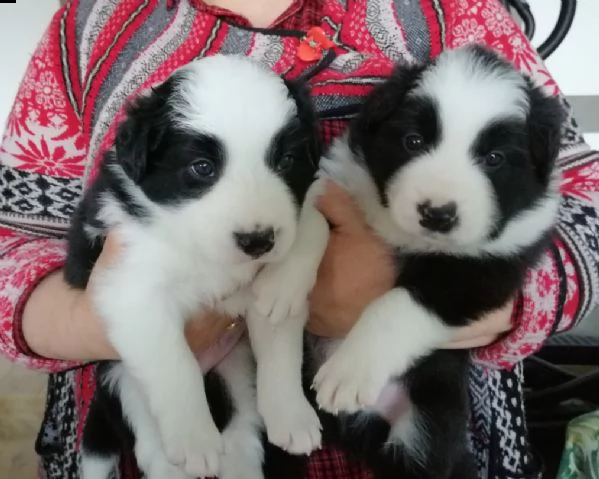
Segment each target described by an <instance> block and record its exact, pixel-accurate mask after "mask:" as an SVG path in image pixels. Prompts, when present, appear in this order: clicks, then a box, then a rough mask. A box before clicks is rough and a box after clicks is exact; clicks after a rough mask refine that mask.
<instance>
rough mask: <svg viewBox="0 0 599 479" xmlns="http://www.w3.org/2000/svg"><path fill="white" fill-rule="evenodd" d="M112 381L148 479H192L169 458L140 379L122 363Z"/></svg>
mask: <svg viewBox="0 0 599 479" xmlns="http://www.w3.org/2000/svg"><path fill="white" fill-rule="evenodd" d="M111 381H112V382H113V384H114V388H115V390H117V391H118V395H119V397H120V401H121V405H122V409H123V416H124V418H125V420H126V421H127V423H128V424H129V425H130V427H131V429H132V432H133V435H134V437H135V457H136V459H137V463H138V465H139V467H140V469H141V470H142V471H143V472H144V474H145V476H146V477H147V479H167V478H168V479H192V477H191V476H189V475H188V474H186V473H185V471H183V470H182V469H181V468H179V467H177V466H175V465H173V464H171V463H170V462H169V460H168V458H167V457H166V454H165V452H164V446H163V445H162V442H161V440H160V431H159V430H158V425H157V424H156V420H155V419H154V417H152V414H151V412H150V407H149V404H148V401H147V399H146V397H145V396H144V394H143V392H142V390H141V388H140V386H139V383H138V382H137V380H136V379H135V378H134V377H133V376H132V375H131V374H130V373H129V372H128V371H127V370H126V369H125V367H124V366H123V365H120V364H119V365H117V366H115V367H114V368H113V369H112V371H111Z"/></svg>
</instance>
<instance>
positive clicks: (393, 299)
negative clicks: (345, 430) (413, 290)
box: [314, 288, 451, 414]
mask: <svg viewBox="0 0 599 479" xmlns="http://www.w3.org/2000/svg"><path fill="white" fill-rule="evenodd" d="M450 335H451V328H450V327H448V326H446V325H445V324H444V323H443V322H442V320H441V319H440V318H439V317H438V316H437V315H435V314H434V313H431V312H430V311H428V310H427V309H426V308H424V307H423V306H422V305H420V304H419V303H418V302H417V301H415V300H414V299H413V298H412V296H411V294H410V293H409V292H408V291H407V290H405V289H403V288H395V289H393V290H391V291H389V292H388V293H386V294H385V295H383V296H381V297H380V298H379V299H377V300H376V301H375V302H373V303H372V304H370V305H369V306H368V308H366V310H365V311H364V313H363V314H362V317H361V318H360V320H359V321H358V323H357V324H356V325H355V326H354V327H353V329H352V330H351V331H350V333H349V334H348V335H347V337H346V338H345V340H344V341H343V342H342V343H341V345H340V346H339V348H338V349H337V350H336V351H335V352H334V353H333V354H332V356H331V357H330V358H329V359H328V360H327V361H326V362H325V364H324V365H323V366H322V367H321V368H320V370H319V371H318V373H317V374H316V377H315V379H314V385H315V387H316V391H317V401H318V403H319V404H320V405H321V406H322V408H323V409H325V410H326V411H329V412H331V413H333V414H336V413H337V412H339V411H345V412H350V413H353V412H357V411H359V410H361V409H362V408H364V407H367V406H372V405H373V404H374V403H375V402H376V400H377V398H378V397H379V395H380V393H381V391H382V390H383V387H384V386H385V384H386V382H387V381H388V380H389V378H391V377H392V376H402V375H403V374H404V373H405V372H406V370H407V369H408V368H409V367H410V366H412V365H413V364H414V362H415V361H416V360H417V359H419V358H421V357H423V356H425V355H427V354H428V353H430V352H431V351H432V350H433V349H435V348H437V347H439V345H441V344H442V343H443V341H446V340H447V339H449V337H450Z"/></svg>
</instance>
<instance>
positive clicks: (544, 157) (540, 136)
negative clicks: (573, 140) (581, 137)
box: [527, 83, 566, 183]
mask: <svg viewBox="0 0 599 479" xmlns="http://www.w3.org/2000/svg"><path fill="white" fill-rule="evenodd" d="M529 85H530V87H529V88H530V89H529V98H530V111H529V114H528V121H527V123H528V137H529V149H530V155H531V159H532V162H533V165H534V168H535V170H536V172H537V176H538V178H539V180H540V181H541V182H542V183H546V182H547V181H549V178H550V176H551V172H552V170H553V168H554V166H555V162H556V160H557V157H558V155H559V148H560V140H561V131H562V124H563V122H564V120H565V116H566V114H565V113H566V112H565V111H564V108H563V107H562V105H561V103H560V101H559V99H558V98H556V97H553V96H548V95H546V94H545V93H543V92H542V91H541V90H540V89H539V88H538V87H535V86H532V83H530V84H529Z"/></svg>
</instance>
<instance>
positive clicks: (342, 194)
mask: <svg viewBox="0 0 599 479" xmlns="http://www.w3.org/2000/svg"><path fill="white" fill-rule="evenodd" d="M316 207H317V208H318V209H319V210H320V212H321V213H322V214H323V215H324V216H325V217H326V218H327V220H329V222H330V223H332V224H333V226H335V227H337V228H344V229H354V230H358V229H365V228H366V220H365V218H364V215H363V213H362V211H361V210H360V209H359V208H358V206H357V205H356V203H355V201H354V200H353V198H352V197H351V196H350V195H349V193H348V192H347V191H345V190H344V189H343V188H342V187H341V186H339V185H337V184H336V183H334V182H332V181H328V182H327V184H326V185H325V188H324V192H323V194H322V195H320V196H319V197H318V200H317V202H316Z"/></svg>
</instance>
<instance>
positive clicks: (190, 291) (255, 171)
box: [65, 55, 328, 479]
mask: <svg viewBox="0 0 599 479" xmlns="http://www.w3.org/2000/svg"><path fill="white" fill-rule="evenodd" d="M319 158H320V142H319V136H318V129H317V121H316V117H315V114H314V112H313V110H312V107H311V103H310V99H309V95H308V94H307V91H305V89H304V88H303V87H302V86H301V85H300V84H299V83H292V82H287V81H284V80H283V79H281V78H280V77H278V76H277V75H275V74H274V73H272V72H270V71H268V70H267V69H265V68H264V67H263V66H260V65H258V64H257V63H255V62H253V61H251V60H248V59H246V58H241V57H233V56H222V55H218V56H214V57H210V58H206V59H202V60H200V61H197V62H194V63H192V64H190V65H188V66H185V67H183V68H182V69H180V70H178V71H177V72H176V73H175V74H174V75H173V76H172V77H171V78H170V79H168V80H167V81H166V82H165V83H164V84H162V85H160V86H159V87H157V88H155V89H154V90H152V92H151V93H149V94H148V95H146V96H144V97H141V98H139V99H138V100H137V101H136V102H135V103H134V104H133V105H132V106H131V107H130V108H129V110H128V116H127V118H126V120H125V121H124V122H123V123H122V124H121V125H120V127H119V129H118V132H117V136H116V140H115V147H114V149H113V151H111V152H109V153H108V154H107V155H106V157H105V159H104V161H103V163H102V164H101V168H100V171H99V174H98V177H97V178H96V180H95V181H94V183H93V185H92V186H91V188H90V189H89V191H88V192H87V194H86V195H85V198H84V200H83V202H82V204H81V206H80V208H79V209H78V211H77V213H76V215H75V217H74V220H73V224H72V229H71V232H70V238H69V252H68V258H67V263H66V268H65V277H66V280H67V281H68V283H70V284H71V285H73V286H74V287H77V288H85V287H88V288H91V292H92V297H93V301H94V305H95V307H96V308H97V310H98V311H99V313H100V316H101V317H102V319H103V321H104V322H105V326H106V329H107V334H108V336H109V338H110V340H111V342H112V344H113V345H114V346H115V348H116V349H117V351H118V352H119V354H120V356H121V358H122V362H115V363H105V364H103V365H102V366H101V367H100V369H99V377H98V393H97V395H96V397H95V399H94V402H93V404H92V407H91V411H90V416H89V418H88V421H87V425H86V429H85V433H84V441H83V451H84V457H83V463H82V474H83V477H84V479H100V478H101V479H106V478H107V477H108V476H109V474H110V472H111V470H112V469H113V467H114V465H115V460H116V456H117V455H118V453H119V451H120V444H119V440H118V434H117V432H119V431H117V430H118V429H120V430H121V431H120V432H124V433H125V435H130V436H132V437H133V438H134V443H135V453H136V457H137V460H138V463H139V465H140V467H141V468H142V470H143V471H144V473H145V474H146V477H148V478H149V479H166V478H169V479H173V478H174V479H179V478H181V479H187V478H189V477H208V476H220V477H221V478H222V479H260V478H261V477H263V476H262V456H263V450H262V443H261V434H262V424H263V422H262V421H264V425H265V426H266V433H267V435H268V438H269V440H270V441H271V442H273V443H274V444H276V445H277V446H280V447H281V448H284V449H286V450H287V451H289V452H292V453H303V454H307V453H309V452H310V451H312V450H313V449H314V448H316V447H318V445H319V443H320V423H319V420H318V417H317V415H316V413H315V412H314V410H313V409H312V407H311V406H310V404H309V403H308V401H307V400H306V397H305V396H304V394H303V391H302V386H301V362H302V331H303V326H304V323H305V320H306V317H307V307H306V301H307V295H308V292H309V290H310V288H311V287H312V285H313V283H314V281H315V276H316V270H317V266H318V261H319V259H320V256H321V255H322V253H323V251H324V247H325V245H326V238H327V232H328V226H327V224H326V222H325V221H324V219H323V218H322V217H321V216H320V215H319V214H317V213H316V210H315V209H314V208H313V207H312V204H313V202H312V198H313V195H314V194H315V191H316V188H317V187H316V186H315V185H316V183H313V181H314V179H315V173H316V170H317V166H318V160H319ZM108 229H114V230H115V233H116V235H117V237H118V238H119V240H120V241H121V242H122V245H123V252H122V255H121V257H120V258H119V259H118V261H116V263H115V264H114V265H111V266H110V267H108V268H105V269H103V270H102V271H100V272H99V273H98V275H97V277H96V275H94V278H93V281H92V282H91V283H90V285H88V281H89V278H90V272H91V270H92V267H93V265H94V263H95V261H96V260H97V258H98V255H99V254H100V252H101V249H102V245H103V241H104V239H105V236H106V233H107V231H108ZM316 237H320V238H321V239H320V241H313V240H314V239H315V238H316ZM306 244H309V245H310V251H312V252H315V254H313V255H312V256H311V259H310V258H308V257H307V256H306V255H305V254H304V251H305V249H306ZM316 244H318V245H320V246H319V248H320V249H318V248H315V247H314V245H316ZM290 271H292V272H293V274H294V276H295V277H296V280H295V281H294V282H293V284H290V285H289V286H287V287H282V286H285V285H284V279H285V278H287V277H289V275H290ZM254 305H255V307H254ZM202 308H203V309H206V310H207V309H217V310H221V311H223V312H225V313H228V314H229V315H232V316H236V315H246V314H248V317H247V324H248V329H249V332H250V339H251V342H252V347H253V349H254V354H255V356H256V362H257V392H256V390H255V389H256V364H255V363H254V358H253V357H252V355H251V352H250V349H249V347H248V344H247V343H246V342H243V341H242V342H241V343H240V344H239V345H238V346H236V347H235V349H234V350H233V352H232V353H231V354H230V355H229V356H227V358H226V359H225V360H224V361H222V362H221V363H220V364H219V366H218V367H217V368H216V375H217V376H218V378H217V379H216V380H211V381H210V384H212V386H213V388H212V389H213V390H214V391H213V392H215V394H216V396H215V398H212V399H213V400H212V401H211V404H210V407H209V404H208V398H207V395H206V392H205V387H204V386H205V385H204V381H203V377H202V374H201V371H200V368H199V365H198V363H197V361H196V358H195V356H194V355H193V353H192V352H191V351H190V349H189V347H188V345H187V343H186V341H185V337H184V334H183V331H184V324H185V322H186V320H187V319H189V318H190V317H192V315H194V314H195V315H196V316H197V312H198V310H199V309H200V310H201V309H202ZM259 312H261V313H262V314H260V313H259ZM273 321H277V322H278V323H279V324H278V325H277V326H276V327H275V326H273V324H272V322H273ZM213 379H214V378H213ZM221 386H222V387H221ZM256 394H257V397H256ZM121 409H122V411H121ZM211 412H212V413H213V414H211ZM121 413H122V416H123V417H124V419H125V423H122V422H120V421H119V418H120V417H121ZM213 416H215V417H214V418H213ZM216 416H218V418H216ZM215 418H216V419H218V422H219V427H217V425H216V424H215V420H214V419H215ZM219 429H220V430H219ZM221 432H222V434H221Z"/></svg>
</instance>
